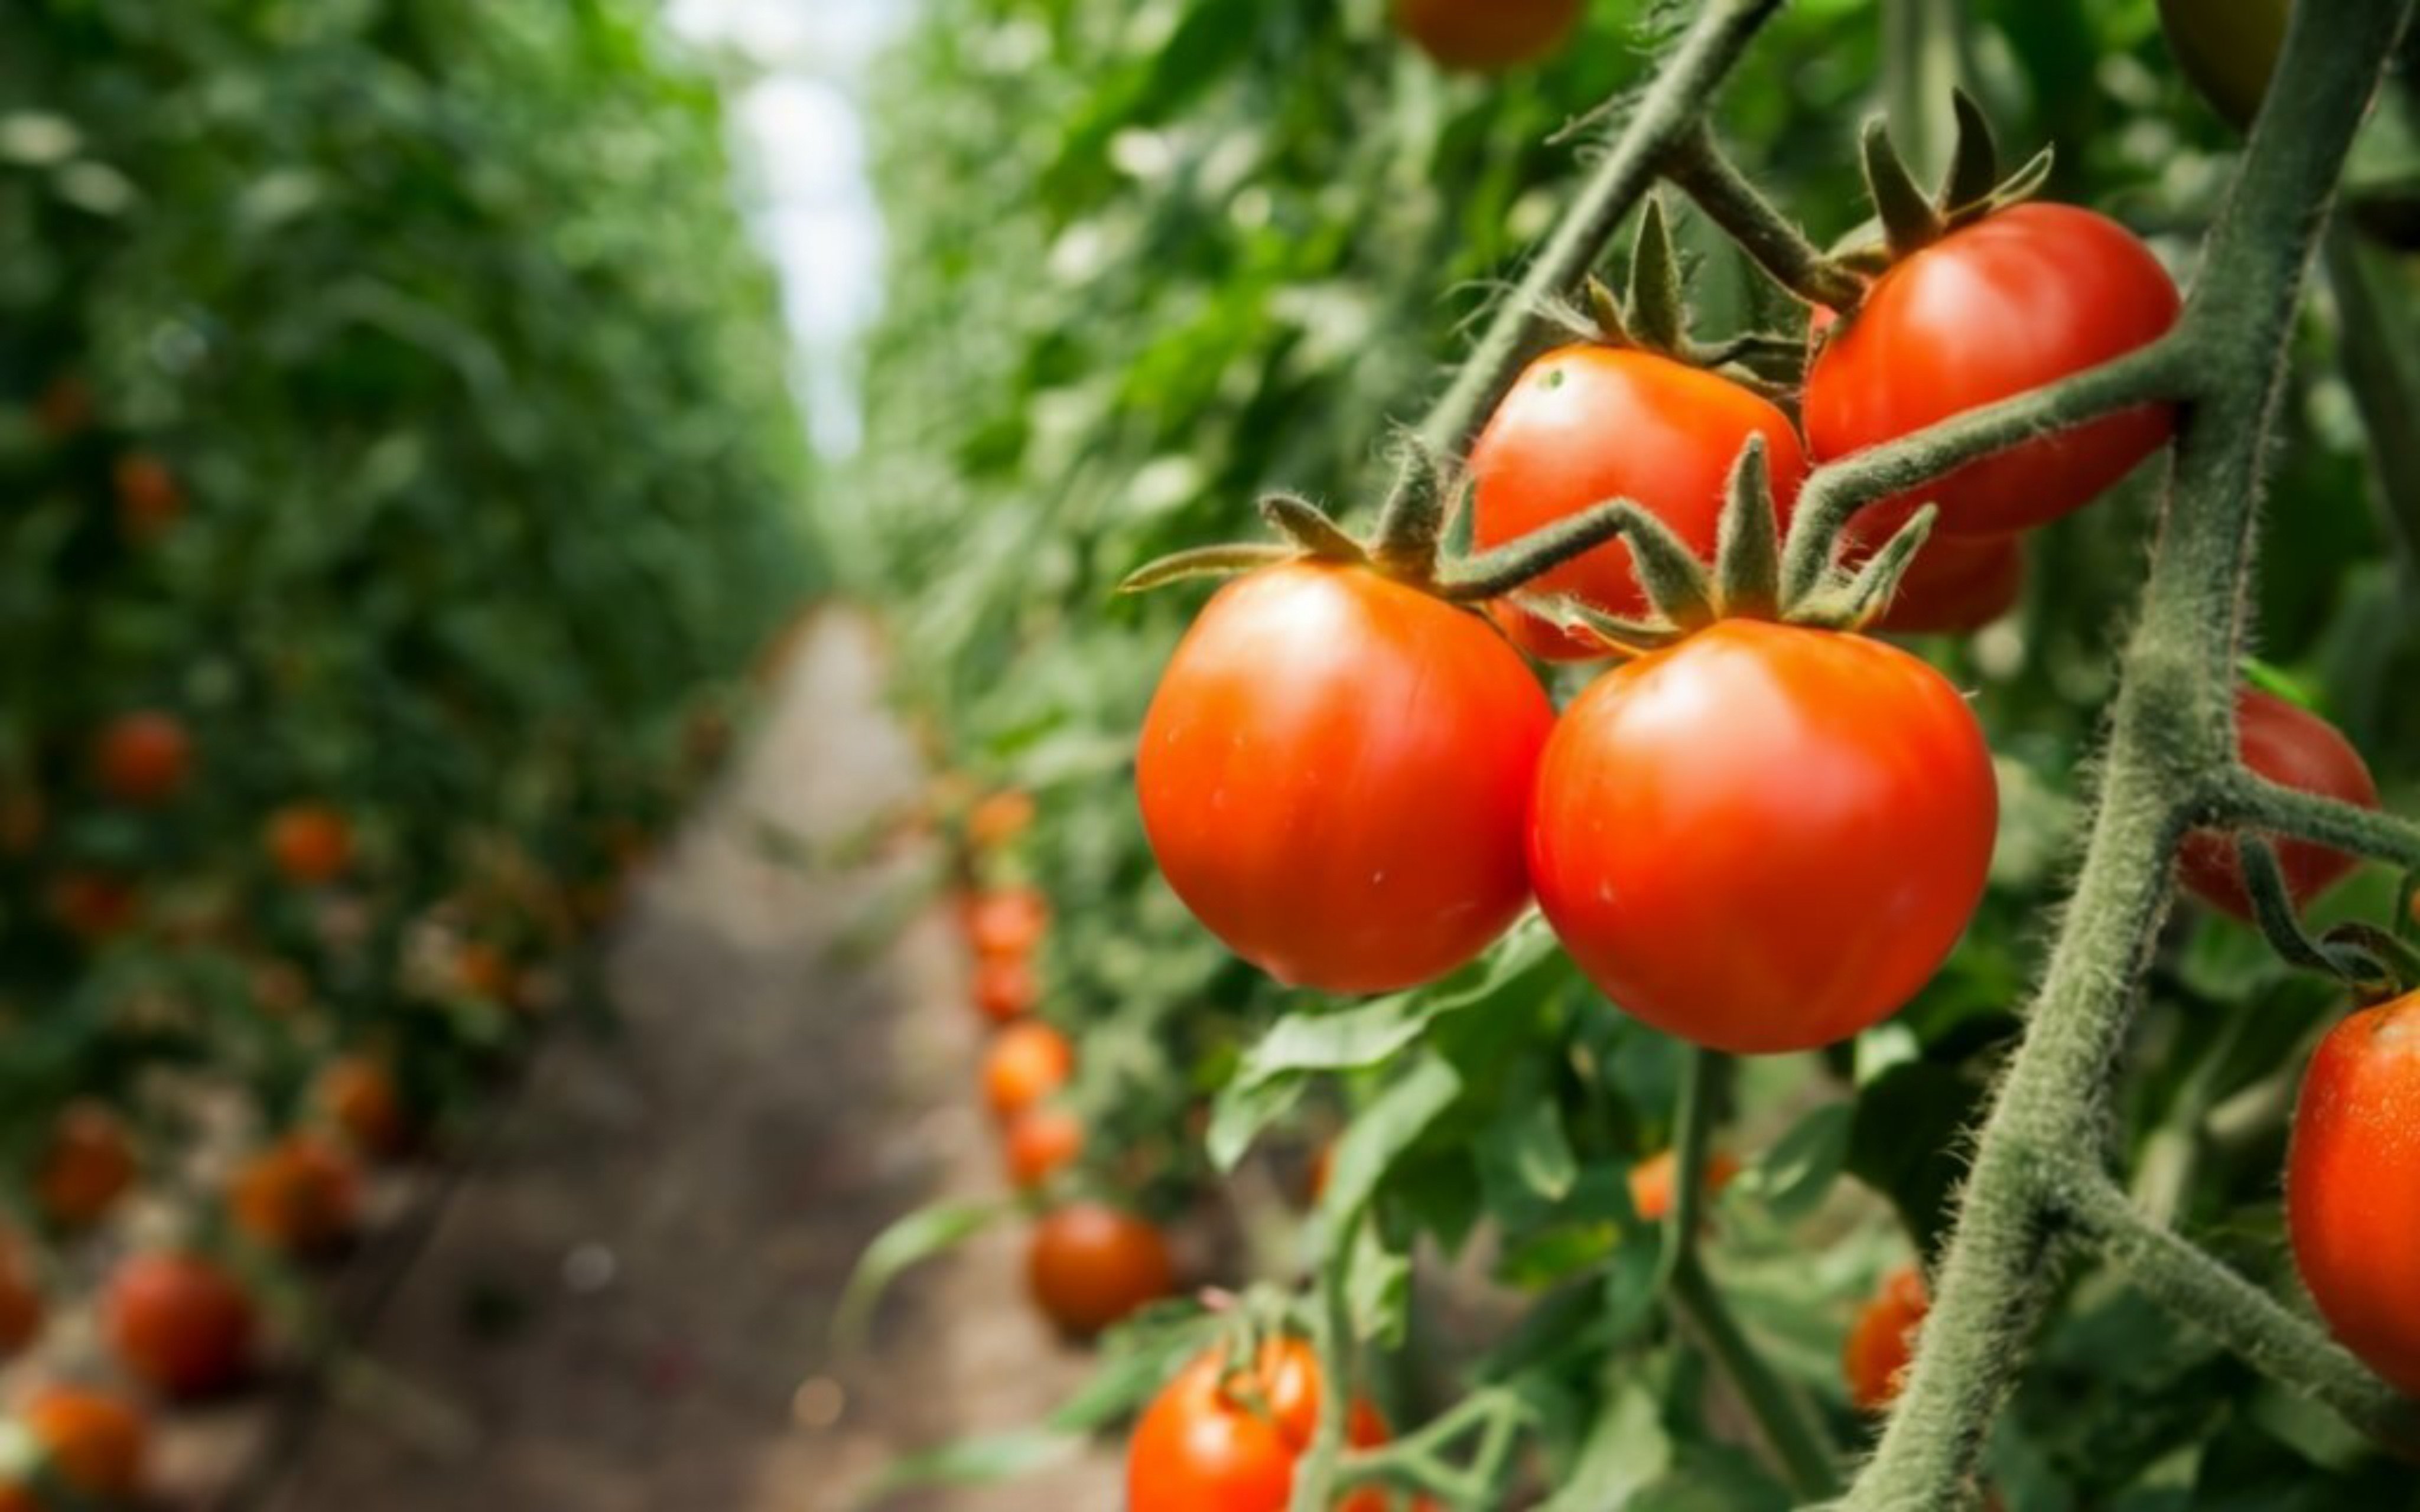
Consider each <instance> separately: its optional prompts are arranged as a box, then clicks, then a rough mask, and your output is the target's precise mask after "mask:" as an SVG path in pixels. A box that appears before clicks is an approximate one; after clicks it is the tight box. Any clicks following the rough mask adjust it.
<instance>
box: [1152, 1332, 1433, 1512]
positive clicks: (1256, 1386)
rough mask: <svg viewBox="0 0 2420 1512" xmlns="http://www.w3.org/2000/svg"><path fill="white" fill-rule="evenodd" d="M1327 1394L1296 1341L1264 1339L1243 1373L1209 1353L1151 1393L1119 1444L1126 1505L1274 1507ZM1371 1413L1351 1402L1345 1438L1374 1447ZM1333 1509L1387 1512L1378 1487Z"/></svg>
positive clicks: (1250, 1510)
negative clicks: (1125, 1439) (1123, 1450)
mask: <svg viewBox="0 0 2420 1512" xmlns="http://www.w3.org/2000/svg"><path fill="white" fill-rule="evenodd" d="M1326 1390H1327V1387H1326V1382H1325V1381H1324V1380H1323V1379H1322V1377H1321V1371H1320V1365H1319V1361H1318V1360H1317V1358H1316V1357H1314V1356H1313V1355H1312V1353H1311V1348H1310V1346H1309V1345H1307V1344H1305V1343H1304V1342H1303V1341H1302V1340H1301V1339H1298V1338H1288V1337H1280V1338H1272V1339H1267V1340H1264V1341H1263V1342H1262V1344H1261V1346H1260V1348H1259V1350H1257V1351H1256V1352H1255V1353H1254V1355H1253V1357H1252V1364H1251V1365H1250V1367H1249V1368H1248V1369H1242V1368H1239V1369H1231V1368H1230V1367H1229V1365H1228V1364H1227V1356H1226V1354H1225V1353H1224V1352H1223V1351H1219V1350H1213V1351H1212V1352H1210V1353H1207V1354H1204V1355H1202V1357H1201V1358H1199V1359H1197V1360H1195V1361H1193V1362H1192V1363H1191V1364H1189V1365H1186V1366H1185V1368H1184V1369H1183V1370H1181V1371H1179V1372H1178V1373H1177V1375H1176V1377H1175V1379H1174V1380H1172V1381H1170V1382H1169V1383H1168V1384H1167V1385H1166V1386H1164V1387H1162V1388H1161V1389H1160V1392H1159V1395H1158V1396H1155V1397H1154V1398H1153V1399H1152V1403H1151V1406H1150V1407H1149V1408H1148V1409H1146V1410H1145V1411H1144V1412H1143V1414H1142V1418H1141V1420H1140V1422H1139V1423H1137V1424H1136V1426H1135V1431H1134V1439H1133V1442H1132V1443H1130V1444H1129V1445H1128V1446H1127V1449H1126V1502H1127V1504H1128V1505H1131V1506H1138V1507H1144V1506H1148V1507H1165V1508H1167V1509H1168V1512H1284V1508H1286V1507H1287V1506H1289V1505H1291V1503H1290V1501H1289V1500H1288V1499H1289V1497H1290V1496H1291V1495H1292V1493H1293V1488H1294V1474H1295V1460H1297V1459H1299V1458H1302V1456H1303V1454H1304V1452H1305V1451H1306V1450H1308V1449H1309V1448H1310V1446H1311V1436H1312V1434H1313V1433H1314V1432H1315V1431H1316V1429H1317V1427H1318V1424H1319V1412H1320V1405H1319V1404H1320V1397H1321V1396H1323V1395H1324V1394H1325V1393H1326ZM1387 1436H1388V1435H1387V1427H1386V1424H1385V1422H1384V1421H1383V1420H1382V1419H1381V1418H1380V1417H1379V1416H1378V1414H1377V1412H1376V1410H1375V1409H1373V1407H1371V1405H1370V1404H1369V1403H1368V1402H1366V1401H1361V1400H1358V1399H1357V1400H1355V1401H1354V1402H1353V1403H1352V1404H1351V1405H1350V1408H1349V1415H1348V1421H1347V1426H1346V1429H1345V1437H1346V1441H1347V1442H1348V1443H1353V1444H1355V1445H1357V1446H1361V1447H1368V1446H1371V1445H1374V1444H1379V1443H1385V1442H1386V1440H1387ZM1336 1505H1337V1508H1338V1512H1388V1499H1387V1498H1386V1496H1385V1495H1384V1493H1382V1492H1379V1491H1374V1490H1373V1491H1364V1492H1359V1493H1357V1494H1355V1495H1352V1496H1349V1497H1346V1498H1344V1499H1342V1500H1341V1501H1339V1502H1338V1503H1337V1504H1336Z"/></svg>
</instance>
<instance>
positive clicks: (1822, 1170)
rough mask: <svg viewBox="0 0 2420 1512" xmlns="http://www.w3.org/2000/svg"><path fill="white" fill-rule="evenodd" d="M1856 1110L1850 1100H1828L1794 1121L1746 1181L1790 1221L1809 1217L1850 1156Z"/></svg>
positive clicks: (1745, 1186) (1748, 1189)
mask: <svg viewBox="0 0 2420 1512" xmlns="http://www.w3.org/2000/svg"><path fill="white" fill-rule="evenodd" d="M1854 1121H1855V1119H1854V1114H1853V1113H1852V1112H1851V1110H1850V1107H1849V1105H1848V1104H1847V1103H1824V1104H1823V1106H1822V1107H1819V1108H1817V1109H1815V1110H1814V1111H1813V1112H1811V1113H1809V1114H1807V1116H1806V1117H1805V1118H1803V1119H1799V1120H1798V1121H1797V1122H1796V1123H1795V1124H1793V1125H1792V1126H1791V1128H1790V1130H1789V1132H1788V1133H1786V1134H1783V1135H1782V1136H1781V1137H1780V1138H1778V1139H1776V1140H1775V1141H1774V1142H1773V1146H1772V1148H1771V1149H1767V1150H1766V1151H1765V1152H1764V1155H1763V1158H1761V1159H1760V1160H1759V1161H1758V1162H1757V1163H1756V1164H1755V1165H1752V1166H1750V1167H1748V1170H1747V1172H1746V1174H1745V1177H1744V1178H1743V1179H1742V1180H1741V1182H1740V1188H1741V1190H1742V1191H1744V1192H1746V1193H1748V1194H1749V1195H1752V1196H1755V1197H1757V1198H1758V1199H1759V1200H1761V1202H1763V1204H1764V1205H1765V1206H1766V1207H1767V1208H1769V1209H1771V1210H1772V1211H1773V1214H1774V1216H1776V1217H1777V1218H1780V1219H1782V1220H1784V1221H1785V1222H1787V1221H1791V1220H1794V1219H1798V1218H1804V1217H1806V1216H1807V1214H1808V1213H1810V1212H1812V1211H1815V1209H1816V1208H1817V1207H1818V1206H1819V1205H1820V1204H1821V1203H1822V1202H1823V1198H1824V1197H1825V1196H1827V1195H1828V1194H1829V1193H1830V1192H1831V1190H1832V1183H1833V1182H1834V1181H1836V1180H1838V1179H1839V1175H1840V1172H1841V1170H1842V1169H1843V1168H1844V1167H1845V1166H1846V1165H1847V1164H1848V1159H1849V1135H1850V1131H1851V1128H1852V1127H1853V1125H1854Z"/></svg>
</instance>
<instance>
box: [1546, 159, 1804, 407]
mask: <svg viewBox="0 0 2420 1512" xmlns="http://www.w3.org/2000/svg"><path fill="white" fill-rule="evenodd" d="M1582 293H1583V295H1584V298H1585V302H1586V304H1587V306H1588V308H1587V312H1586V314H1585V315H1581V314H1578V313H1576V312H1573V311H1570V310H1567V309H1564V308H1561V307H1559V306H1558V307H1557V308H1555V309H1552V310H1550V311H1548V312H1546V313H1547V314H1548V315H1549V316H1553V317H1554V318H1555V319H1556V321H1557V323H1558V324H1559V325H1561V326H1562V327H1563V328H1564V329H1565V330H1567V331H1569V332H1571V333H1572V334H1573V335H1574V336H1575V337H1577V338H1579V339H1580V340H1582V341H1588V342H1595V343H1599V344H1602V345H1604V346H1607V347H1631V348H1634V349H1636V350H1638V351H1644V352H1652V353H1654V354H1655V355H1656V356H1658V357H1668V358H1670V359H1671V360H1672V361H1674V362H1676V363H1686V364H1687V365H1688V366H1691V367H1698V368H1703V369H1705V370H1706V371H1708V372H1711V373H1714V374H1717V375H1719V376H1721V377H1723V378H1728V379H1730V381H1731V382H1734V383H1737V384H1739V385H1740V386H1741V387H1743V388H1745V389H1747V390H1749V391H1750V392H1751V393H1757V394H1759V395H1761V396H1762V397H1764V398H1767V399H1773V400H1776V401H1778V400H1780V399H1782V398H1784V397H1786V396H1787V395H1789V394H1790V393H1792V392H1794V390H1795V389H1796V387H1797V384H1798V381H1799V379H1800V378H1801V377H1802V376H1803V373H1804V369H1805V366H1806V362H1807V344H1806V343H1805V342H1804V341H1803V340H1801V339H1799V338H1798V337H1797V336H1794V335H1788V334H1784V333H1782V332H1766V331H1749V332H1741V333H1739V334H1738V335H1735V336H1732V337H1730V338H1729V339H1728V340H1724V341H1719V342H1700V341H1699V340H1697V339H1695V338H1694V337H1692V336H1691V335H1690V334H1689V301H1688V291H1687V288H1686V285H1685V284H1684V283H1683V278H1682V273H1681V259H1680V255H1679V254H1678V253H1676V252H1675V251H1674V250H1673V247H1672V232H1671V226H1670V224H1669V223H1668V220H1667V219H1666V216H1665V214H1664V202H1663V200H1662V198H1661V197H1660V196H1658V195H1654V194H1650V195H1649V196H1648V198H1647V208H1646V209H1645V210H1644V211H1643V212H1642V214H1641V217H1640V220H1639V223H1638V239H1637V243H1636V245H1635V246H1634V247H1633V248H1632V251H1631V256H1630V281H1629V285H1628V288H1627V291H1626V293H1624V294H1616V293H1615V292H1614V291H1613V287H1612V285H1608V284H1607V283H1606V282H1605V281H1604V280H1603V279H1601V278H1598V277H1597V276H1595V275H1594V274H1590V276H1589V279H1588V281H1587V283H1586V284H1585V285H1583V289H1582Z"/></svg>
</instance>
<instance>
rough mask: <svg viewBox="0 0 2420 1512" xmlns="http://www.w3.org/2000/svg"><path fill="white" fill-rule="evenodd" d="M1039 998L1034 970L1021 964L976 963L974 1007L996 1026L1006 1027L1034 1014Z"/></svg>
mask: <svg viewBox="0 0 2420 1512" xmlns="http://www.w3.org/2000/svg"><path fill="white" fill-rule="evenodd" d="M1041 998H1042V986H1041V983H1040V982H1039V981H1038V980H1035V978H1034V975H1033V968H1032V966H1031V965H1029V964H1026V963H1025V962H1022V961H1000V960H991V961H981V962H978V963H976V964H975V1007H976V1008H978V1009H980V1010H982V1011H983V1016H984V1017H985V1018H987V1019H989V1020H991V1021H992V1022H993V1023H995V1024H1005V1023H1007V1022H1008V1021H1009V1020H1011V1019H1016V1018H1022V1017H1023V1016H1025V1015H1026V1014H1028V1013H1031V1012H1032V1011H1033V1005H1034V1004H1035V1003H1037V1002H1039V1001H1041Z"/></svg>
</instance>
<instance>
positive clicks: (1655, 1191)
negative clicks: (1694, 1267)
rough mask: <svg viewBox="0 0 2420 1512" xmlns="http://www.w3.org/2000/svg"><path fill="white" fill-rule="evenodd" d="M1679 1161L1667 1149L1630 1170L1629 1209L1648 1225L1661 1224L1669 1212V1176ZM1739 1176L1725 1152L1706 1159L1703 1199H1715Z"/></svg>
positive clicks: (1734, 1162)
mask: <svg viewBox="0 0 2420 1512" xmlns="http://www.w3.org/2000/svg"><path fill="white" fill-rule="evenodd" d="M1678 1160H1679V1157H1678V1156H1677V1155H1676V1154H1675V1153H1674V1152H1673V1151H1671V1150H1669V1149H1662V1150H1658V1151H1656V1152H1655V1153H1654V1154H1652V1155H1650V1156H1648V1157H1647V1158H1646V1159H1645V1160H1642V1161H1640V1162H1639V1163H1638V1164H1637V1165H1633V1166H1632V1167H1631V1168H1630V1206H1631V1208H1632V1209H1633V1210H1634V1211H1637V1214H1638V1216H1640V1217H1641V1218H1644V1219H1646V1220H1647V1221H1648V1222H1649V1223H1651V1224H1652V1223H1661V1222H1663V1221H1664V1219H1665V1217H1666V1216H1667V1215H1668V1214H1669V1213H1670V1212H1671V1211H1672V1173H1673V1169H1674V1166H1675V1165H1677V1164H1678ZM1739 1173H1740V1163H1739V1160H1738V1158H1737V1157H1736V1156H1734V1155H1732V1154H1731V1152H1730V1151H1729V1150H1727V1149H1717V1150H1714V1151H1713V1152H1712V1153H1710V1154H1709V1155H1707V1157H1706V1171H1705V1180H1706V1196H1709V1197H1714V1196H1721V1194H1722V1190H1723V1188H1725V1187H1727V1186H1729V1185H1730V1184H1731V1181H1732V1179H1733V1178H1735V1177H1737V1176H1738V1175H1739Z"/></svg>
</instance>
